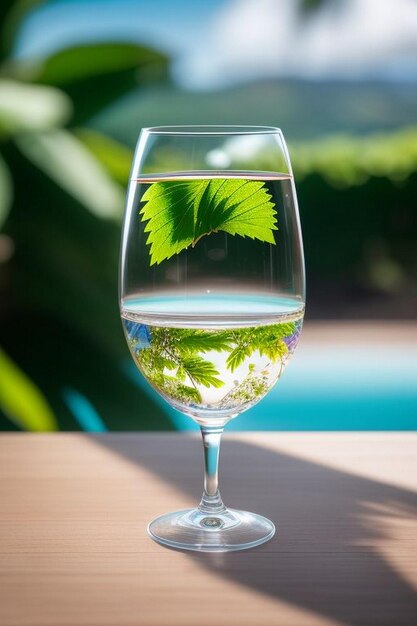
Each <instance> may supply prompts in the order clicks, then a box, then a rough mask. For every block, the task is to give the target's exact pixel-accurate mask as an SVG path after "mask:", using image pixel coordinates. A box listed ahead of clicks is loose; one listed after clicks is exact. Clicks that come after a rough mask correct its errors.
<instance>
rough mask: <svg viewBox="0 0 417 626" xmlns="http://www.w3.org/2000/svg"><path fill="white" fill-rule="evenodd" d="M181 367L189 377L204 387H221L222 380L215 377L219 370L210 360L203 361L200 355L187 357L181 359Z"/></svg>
mask: <svg viewBox="0 0 417 626" xmlns="http://www.w3.org/2000/svg"><path fill="white" fill-rule="evenodd" d="M182 367H183V368H184V370H185V372H186V373H187V374H188V376H189V378H191V379H192V380H194V381H195V382H196V383H199V384H200V385H204V387H210V386H213V387H223V385H224V382H223V381H222V380H220V378H217V376H219V372H218V371H217V370H216V368H215V367H214V365H213V363H210V361H205V360H204V359H203V358H202V357H200V356H194V357H187V358H185V359H183V360H182Z"/></svg>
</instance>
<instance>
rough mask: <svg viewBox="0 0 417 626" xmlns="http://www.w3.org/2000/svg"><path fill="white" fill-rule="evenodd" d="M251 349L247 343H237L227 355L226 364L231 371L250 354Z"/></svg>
mask: <svg viewBox="0 0 417 626" xmlns="http://www.w3.org/2000/svg"><path fill="white" fill-rule="evenodd" d="M252 352H253V350H252V349H251V348H250V346H247V345H244V344H243V345H238V346H236V348H234V349H233V350H232V351H231V353H230V354H229V356H228V357H227V361H226V365H227V367H228V369H229V370H230V371H231V372H234V371H235V369H237V368H238V367H239V365H242V363H243V361H244V360H245V359H246V357H247V356H250V355H251V354H252Z"/></svg>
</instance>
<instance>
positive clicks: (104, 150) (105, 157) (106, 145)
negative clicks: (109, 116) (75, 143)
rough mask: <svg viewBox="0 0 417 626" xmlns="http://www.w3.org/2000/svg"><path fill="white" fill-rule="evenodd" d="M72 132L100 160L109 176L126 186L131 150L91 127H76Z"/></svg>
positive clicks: (130, 162) (130, 164)
mask: <svg viewBox="0 0 417 626" xmlns="http://www.w3.org/2000/svg"><path fill="white" fill-rule="evenodd" d="M74 133H75V135H76V136H77V137H78V139H80V140H81V141H82V142H83V144H84V145H85V146H86V147H87V148H88V149H89V150H90V152H92V154H94V156H95V157H96V158H97V159H98V160H99V161H100V163H101V164H102V165H103V167H104V168H105V169H106V171H107V172H108V173H109V174H110V176H111V177H112V178H114V180H116V181H117V182H118V183H120V184H121V185H123V186H126V185H127V182H128V180H129V173H130V168H131V167H132V158H133V153H132V150H131V149H130V148H127V147H126V146H125V145H123V144H121V143H119V142H118V141H115V140H114V139H111V138H110V137H107V136H106V135H103V134H101V133H99V132H97V131H95V130H91V128H77V129H75V131H74Z"/></svg>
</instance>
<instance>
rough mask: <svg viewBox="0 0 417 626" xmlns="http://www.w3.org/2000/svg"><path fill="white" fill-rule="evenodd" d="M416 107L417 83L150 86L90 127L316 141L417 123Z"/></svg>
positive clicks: (128, 135)
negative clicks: (239, 129) (252, 130)
mask: <svg viewBox="0 0 417 626" xmlns="http://www.w3.org/2000/svg"><path fill="white" fill-rule="evenodd" d="M416 111H417V88H416V85H415V84H414V83H397V84H395V85H393V84H392V83H384V82H364V81H361V82H355V81H349V82H346V81H345V82H340V81H326V82H319V81H312V82H310V81H302V80H288V79H281V80H279V81H258V82H251V83H247V84H244V85H239V86H235V87H230V88H228V89H224V90H222V91H211V92H210V91H209V92H205V91H204V92H190V91H183V90H180V89H178V88H176V87H174V86H173V85H170V84H165V85H159V86H149V87H147V88H146V89H144V90H142V91H141V92H132V93H129V94H128V95H126V96H125V97H124V98H123V99H121V100H120V101H119V102H118V103H117V104H116V105H115V106H113V107H111V108H109V109H107V110H106V111H104V112H103V113H102V114H100V115H99V116H97V117H96V118H95V119H94V120H93V121H91V122H90V124H89V125H90V126H92V127H93V128H95V129H97V130H100V131H103V132H105V133H107V134H109V135H111V136H112V137H114V138H115V139H118V140H120V141H122V142H123V143H125V144H126V145H128V146H131V147H133V146H134V144H135V141H136V132H137V131H138V130H139V129H140V128H141V127H143V126H160V125H171V124H202V123H205V124H249V125H256V124H259V125H269V126H278V127H279V128H282V130H283V131H284V134H285V136H286V137H287V140H290V141H292V140H297V141H305V140H307V141H308V140H311V139H316V138H319V137H322V136H323V135H330V134H333V133H338V134H339V133H353V134H358V135H359V134H363V133H372V132H376V131H381V130H383V131H385V132H389V131H393V130H397V129H399V128H401V127H404V126H411V125H414V124H416ZM135 131H136V132H135Z"/></svg>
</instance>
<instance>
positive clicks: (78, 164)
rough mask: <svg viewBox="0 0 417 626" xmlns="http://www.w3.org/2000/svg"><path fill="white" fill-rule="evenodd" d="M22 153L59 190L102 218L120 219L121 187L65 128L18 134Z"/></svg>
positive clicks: (121, 208)
mask: <svg viewBox="0 0 417 626" xmlns="http://www.w3.org/2000/svg"><path fill="white" fill-rule="evenodd" d="M16 143H17V145H18V147H19V149H20V150H21V151H22V152H23V154H24V155H25V156H26V157H27V158H29V159H30V160H31V161H32V162H33V163H34V164H35V165H36V166H37V167H39V169H41V170H42V171H43V172H45V173H46V174H47V175H48V176H49V177H50V178H51V179H52V180H54V181H55V182H56V183H57V184H58V185H59V186H60V187H61V188H62V189H65V191H67V192H68V193H69V194H70V195H71V196H72V197H73V198H75V199H76V200H77V201H78V202H80V203H81V204H83V205H84V206H85V207H86V208H87V209H89V210H90V211H91V213H93V214H94V215H96V216H97V217H101V218H120V217H121V214H122V211H123V203H124V200H123V190H122V188H121V187H120V186H119V185H118V184H117V183H115V182H114V181H113V180H112V179H111V178H110V176H109V175H108V174H107V172H106V171H105V170H104V168H103V167H102V166H101V165H100V163H98V162H97V160H96V159H95V157H94V156H93V155H92V154H91V153H90V152H89V150H88V149H87V148H86V147H85V146H84V144H83V143H81V141H80V140H79V139H77V137H75V136H74V135H73V134H72V133H70V132H68V131H66V130H62V129H60V130H58V129H56V130H51V131H49V132H43V133H31V134H30V135H29V134H28V135H25V136H23V135H22V136H21V137H18V138H17V139H16Z"/></svg>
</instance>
